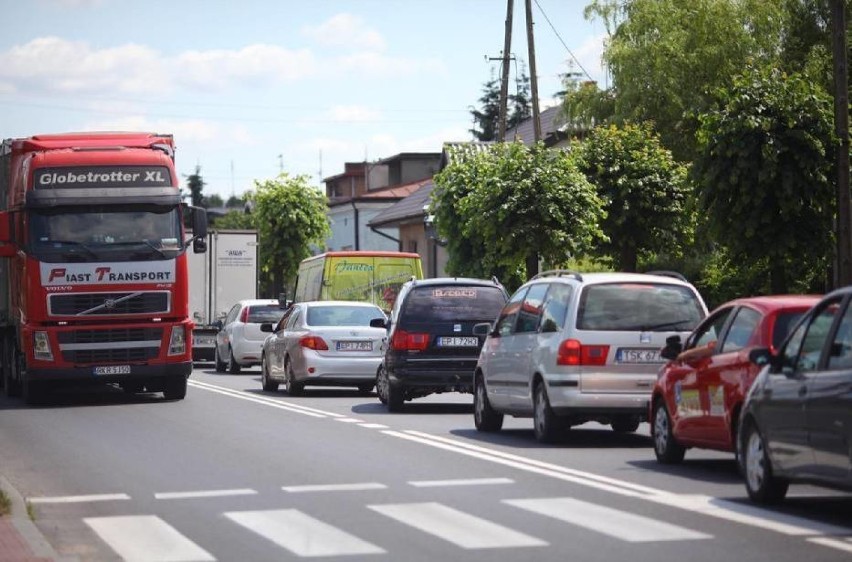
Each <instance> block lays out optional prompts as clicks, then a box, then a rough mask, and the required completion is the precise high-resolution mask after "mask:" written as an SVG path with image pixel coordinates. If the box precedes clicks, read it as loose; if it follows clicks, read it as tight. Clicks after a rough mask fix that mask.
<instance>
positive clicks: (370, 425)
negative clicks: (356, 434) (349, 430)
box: [358, 423, 388, 429]
mask: <svg viewBox="0 0 852 562" xmlns="http://www.w3.org/2000/svg"><path fill="white" fill-rule="evenodd" d="M358 427H366V428H367V429H387V428H388V426H386V425H385V424H383V423H362V424H360V425H359V426H358Z"/></svg>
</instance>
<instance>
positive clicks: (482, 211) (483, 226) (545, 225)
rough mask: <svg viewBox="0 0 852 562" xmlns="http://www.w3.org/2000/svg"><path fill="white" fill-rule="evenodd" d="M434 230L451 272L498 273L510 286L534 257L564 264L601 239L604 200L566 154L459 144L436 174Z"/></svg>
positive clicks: (534, 265) (529, 270)
mask: <svg viewBox="0 0 852 562" xmlns="http://www.w3.org/2000/svg"><path fill="white" fill-rule="evenodd" d="M434 181H435V185H436V188H435V191H433V195H432V197H433V206H434V214H435V223H436V227H437V229H438V232H439V233H440V234H441V235H442V236H443V237H445V238H447V240H448V241H449V242H448V253H449V263H448V264H447V269H448V271H449V272H450V273H451V274H454V275H471V276H475V277H488V276H490V275H497V276H498V277H499V278H500V279H501V280H503V282H504V284H506V285H507V286H512V285H513V284H516V282H517V281H518V280H521V281H522V280H524V279H525V278H526V277H528V276H531V275H533V274H535V273H537V271H538V262H539V259H542V260H543V261H544V262H545V263H547V264H550V265H561V264H564V263H565V262H566V261H567V260H568V259H569V258H571V257H572V256H573V255H577V254H581V253H583V252H584V251H586V250H587V249H588V248H590V247H591V246H592V244H593V243H594V242H595V241H597V240H599V239H600V238H601V237H602V233H601V231H600V228H599V226H598V223H599V220H600V218H601V215H602V213H603V211H602V202H601V200H600V198H599V197H598V196H597V194H596V193H595V189H594V186H592V185H591V184H590V183H589V182H588V180H586V178H585V177H584V176H583V174H582V173H581V172H580V171H579V170H578V169H577V167H576V165H575V163H574V161H573V159H572V158H571V156H570V155H568V154H567V153H564V152H562V151H557V150H549V149H546V148H545V147H544V144H543V143H538V144H536V145H534V146H532V147H528V146H525V145H524V144H523V143H520V142H513V143H500V144H496V145H493V146H489V147H488V148H487V149H485V150H482V151H479V152H476V151H473V150H471V149H470V148H465V147H461V148H460V149H456V150H454V151H453V152H451V157H450V164H449V165H448V166H447V167H445V168H444V169H443V170H442V171H441V172H439V173H438V174H437V175H436V176H435V177H434Z"/></svg>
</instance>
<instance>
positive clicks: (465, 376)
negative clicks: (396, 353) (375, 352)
mask: <svg viewBox="0 0 852 562" xmlns="http://www.w3.org/2000/svg"><path fill="white" fill-rule="evenodd" d="M475 370H476V359H451V360H434V359H428V360H423V361H422V362H418V361H412V360H408V361H405V362H404V363H399V364H394V365H390V366H389V368H388V378H389V379H390V382H391V383H392V384H395V385H398V386H400V387H402V388H460V389H471V388H472V387H473V373H474V371H475Z"/></svg>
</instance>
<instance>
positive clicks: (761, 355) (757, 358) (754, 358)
mask: <svg viewBox="0 0 852 562" xmlns="http://www.w3.org/2000/svg"><path fill="white" fill-rule="evenodd" d="M748 360H749V361H751V362H752V363H754V364H755V365H757V366H758V367H763V366H764V365H769V364H770V363H772V352H771V351H769V348H768V347H755V348H754V349H752V350H751V351H749V352H748Z"/></svg>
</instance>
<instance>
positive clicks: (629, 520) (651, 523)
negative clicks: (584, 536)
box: [503, 498, 713, 542]
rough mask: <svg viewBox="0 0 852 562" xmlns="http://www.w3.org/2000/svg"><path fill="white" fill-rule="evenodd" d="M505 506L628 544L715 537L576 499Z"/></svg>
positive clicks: (540, 500) (550, 499)
mask: <svg viewBox="0 0 852 562" xmlns="http://www.w3.org/2000/svg"><path fill="white" fill-rule="evenodd" d="M503 503H505V504H508V505H512V506H515V507H519V508H521V509H525V510H527V511H532V512H533V513H538V514H540V515H545V516H547V517H552V518H554V519H558V520H560V521H564V522H566V523H570V524H572V525H576V526H578V527H583V528H584V529H588V530H590V531H595V532H597V533H601V534H604V535H607V536H610V537H613V538H615V539H620V540H623V541H627V542H663V541H685V540H696V539H711V538H713V535H708V534H706V533H700V532H698V531H693V530H692V529H687V528H685V527H679V526H677V525H672V524H670V523H666V522H664V521H658V520H656V519H652V518H650V517H643V516H641V515H634V514H632V513H628V512H626V511H621V510H619V509H613V508H611V507H605V506H602V505H597V504H593V503H589V502H584V501H580V500H576V499H574V498H540V499H525V500H503Z"/></svg>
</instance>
